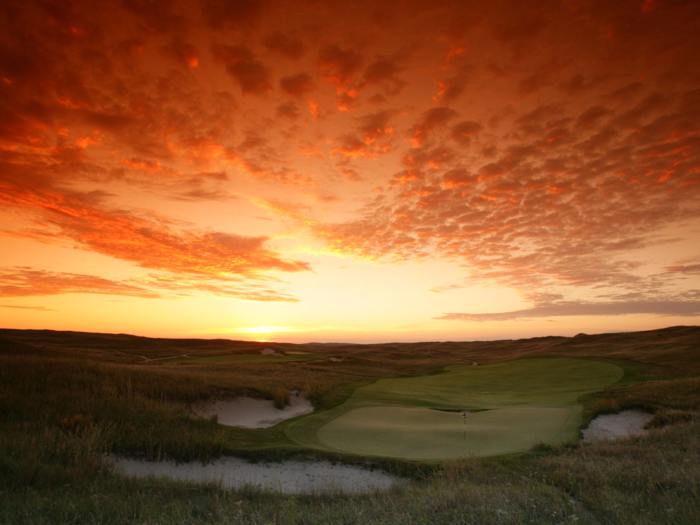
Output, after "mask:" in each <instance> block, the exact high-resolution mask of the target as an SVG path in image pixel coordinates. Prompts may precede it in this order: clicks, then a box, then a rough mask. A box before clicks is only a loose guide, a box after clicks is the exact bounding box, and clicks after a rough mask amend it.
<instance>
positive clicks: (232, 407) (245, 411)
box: [190, 392, 314, 428]
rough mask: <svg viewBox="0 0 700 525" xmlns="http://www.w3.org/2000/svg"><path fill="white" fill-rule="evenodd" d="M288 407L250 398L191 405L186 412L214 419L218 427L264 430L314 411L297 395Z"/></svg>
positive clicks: (308, 402) (292, 398) (292, 397)
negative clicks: (278, 407)
mask: <svg viewBox="0 0 700 525" xmlns="http://www.w3.org/2000/svg"><path fill="white" fill-rule="evenodd" d="M290 402H291V404H290V405H288V406H286V407H284V409H283V410H279V409H277V408H275V405H274V403H273V402H272V401H269V400H267V399H255V398H252V397H235V398H232V399H211V400H208V401H198V402H196V403H192V405H191V406H190V410H191V411H192V413H193V414H194V415H195V416H198V417H204V418H210V417H214V416H216V421H217V423H219V424H220V425H226V426H230V427H242V428H267V427H271V426H273V425H276V424H277V423H279V422H281V421H284V420H285V419H289V418H292V417H296V416H301V415H302V414H310V413H311V412H313V411H314V407H313V406H312V405H311V402H310V401H309V400H308V399H306V398H305V397H303V396H302V395H301V394H299V393H298V392H296V393H294V394H292V396H291V397H290Z"/></svg>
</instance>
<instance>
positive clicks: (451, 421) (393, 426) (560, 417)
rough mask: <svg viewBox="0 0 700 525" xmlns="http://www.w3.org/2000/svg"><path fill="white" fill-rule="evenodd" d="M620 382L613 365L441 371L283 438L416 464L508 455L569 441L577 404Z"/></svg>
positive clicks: (547, 363)
mask: <svg viewBox="0 0 700 525" xmlns="http://www.w3.org/2000/svg"><path fill="white" fill-rule="evenodd" d="M623 377H624V370H623V369H622V368H621V367H620V366H618V365H616V364H612V363H607V362H602V361H592V360H586V359H523V360H517V361H509V362H506V363H499V364H495V365H488V366H479V367H473V366H463V365H461V366H448V367H446V368H445V372H444V373H440V374H432V375H427V376H419V377H404V378H394V379H380V380H378V381H376V382H375V383H373V384H370V385H367V386H363V387H360V388H358V389H357V390H355V391H354V393H353V394H352V396H350V398H349V399H348V400H347V401H345V402H344V403H343V404H342V405H340V406H338V407H336V408H333V409H332V410H328V411H325V412H322V413H320V414H317V415H312V416H307V417H305V418H302V419H299V420H297V421H294V422H290V423H289V424H288V425H287V426H286V427H285V432H286V434H287V435H288V436H289V437H290V439H292V440H293V441H296V442H297V443H299V444H302V445H304V446H312V447H317V448H321V449H326V450H335V451H341V452H347V453H353V454H364V455H377V456H389V457H401V458H406V459H424V460H434V459H445V458H457V457H467V456H470V455H474V456H491V455H500V454H508V453H512V452H518V451H523V450H527V449H528V448H531V447H532V446H534V445H535V444H537V443H545V444H561V443H564V442H566V441H568V440H575V439H576V438H577V437H578V427H579V426H580V425H581V422H582V417H581V413H582V409H581V406H580V405H579V404H577V400H578V398H579V397H581V396H582V395H584V394H586V393H589V392H592V391H596V390H600V389H601V388H603V387H605V386H607V385H610V384H614V383H616V382H617V381H620V380H621V379H622V378H623ZM433 409H438V410H433ZM447 410H462V411H470V412H471V411H477V412H474V413H468V414H459V413H457V414H455V413H449V412H444V411H447ZM484 410H485V411H484Z"/></svg>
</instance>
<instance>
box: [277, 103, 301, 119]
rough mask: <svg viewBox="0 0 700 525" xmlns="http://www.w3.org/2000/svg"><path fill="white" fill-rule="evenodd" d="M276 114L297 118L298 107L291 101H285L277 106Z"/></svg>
mask: <svg viewBox="0 0 700 525" xmlns="http://www.w3.org/2000/svg"><path fill="white" fill-rule="evenodd" d="M276 114H277V116H278V117H282V118H288V119H290V120H296V119H298V118H299V115H300V113H299V107H298V106H297V105H296V104H295V103H294V102H292V101H289V102H285V103H284V104H280V105H279V106H277V111H276Z"/></svg>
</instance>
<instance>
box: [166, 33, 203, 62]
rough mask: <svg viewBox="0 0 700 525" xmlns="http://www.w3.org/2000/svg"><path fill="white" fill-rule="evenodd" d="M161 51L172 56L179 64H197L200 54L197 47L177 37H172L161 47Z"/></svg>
mask: <svg viewBox="0 0 700 525" xmlns="http://www.w3.org/2000/svg"><path fill="white" fill-rule="evenodd" d="M162 52H163V54H164V55H165V56H168V57H171V58H173V59H174V60H175V61H176V62H177V63H179V64H180V65H181V66H184V67H198V66H199V60H200V55H199V51H198V50H197V48H196V47H195V46H194V45H192V44H189V43H187V42H185V41H183V40H182V39H180V38H178V37H173V38H172V40H171V41H170V42H169V43H168V44H167V45H166V46H164V47H163V48H162Z"/></svg>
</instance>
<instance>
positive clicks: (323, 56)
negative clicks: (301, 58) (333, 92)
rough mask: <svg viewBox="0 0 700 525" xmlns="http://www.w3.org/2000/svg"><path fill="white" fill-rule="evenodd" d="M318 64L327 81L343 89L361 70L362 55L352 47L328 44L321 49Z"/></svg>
mask: <svg viewBox="0 0 700 525" xmlns="http://www.w3.org/2000/svg"><path fill="white" fill-rule="evenodd" d="M316 64H317V67H318V70H319V72H320V73H321V76H322V77H323V79H324V80H325V81H326V82H329V83H331V84H333V85H335V86H336V87H337V88H338V89H342V88H344V87H345V86H347V85H348V83H349V82H350V81H351V80H353V79H354V78H355V76H356V75H357V73H358V72H359V70H360V65H361V64H362V57H361V56H360V54H359V53H356V52H355V51H352V50H350V49H343V48H341V47H340V46H338V45H335V44H333V45H326V46H324V47H322V48H321V50H320V51H319V54H318V60H317V61H316Z"/></svg>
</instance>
